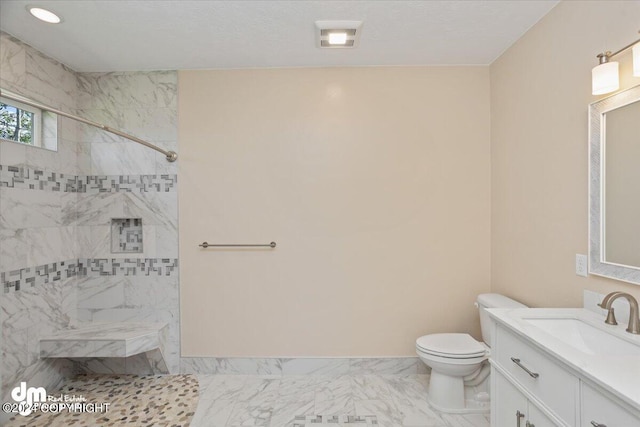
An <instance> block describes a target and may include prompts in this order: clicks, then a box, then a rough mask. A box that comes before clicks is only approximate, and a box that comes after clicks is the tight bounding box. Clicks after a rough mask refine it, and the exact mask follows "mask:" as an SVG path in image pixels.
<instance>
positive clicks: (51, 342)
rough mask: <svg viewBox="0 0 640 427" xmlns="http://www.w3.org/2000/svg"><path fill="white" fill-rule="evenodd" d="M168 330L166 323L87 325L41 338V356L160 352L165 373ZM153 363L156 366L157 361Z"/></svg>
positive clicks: (126, 355) (97, 355)
mask: <svg viewBox="0 0 640 427" xmlns="http://www.w3.org/2000/svg"><path fill="white" fill-rule="evenodd" d="M168 331H169V325H168V324H167V323H149V322H115V323H114V322H109V323H88V324H84V325H80V326H79V327H78V328H75V329H67V330H64V331H59V332H56V333H55V334H53V335H49V336H45V337H42V338H40V357H41V358H68V359H74V358H94V357H100V358H104V357H130V356H135V355H137V354H141V353H147V354H149V352H153V351H154V350H159V351H160V355H161V358H162V359H163V360H162V361H161V362H162V363H161V366H163V367H164V369H162V368H161V369H160V370H166V363H165V361H164V354H165V348H164V347H165V342H166V341H167V335H168ZM150 362H151V360H150ZM153 362H154V363H155V364H156V365H157V364H158V362H159V361H158V360H157V359H156V360H154V361H153Z"/></svg>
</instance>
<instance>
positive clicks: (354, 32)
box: [316, 21, 362, 48]
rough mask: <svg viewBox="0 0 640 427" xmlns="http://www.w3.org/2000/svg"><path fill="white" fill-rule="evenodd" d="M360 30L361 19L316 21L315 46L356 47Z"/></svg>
mask: <svg viewBox="0 0 640 427" xmlns="http://www.w3.org/2000/svg"><path fill="white" fill-rule="evenodd" d="M361 32H362V21H316V46H317V47H328V48H345V47H356V46H358V42H359V41H360V33H361Z"/></svg>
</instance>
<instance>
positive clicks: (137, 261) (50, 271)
mask: <svg viewBox="0 0 640 427" xmlns="http://www.w3.org/2000/svg"><path fill="white" fill-rule="evenodd" d="M177 273H178V259H177V258H125V259H91V258H84V259H83V258H78V259H71V260H66V261H58V262H52V263H49V264H43V265H38V266H35V267H26V268H21V269H18V270H10V271H6V272H2V273H0V283H1V284H2V288H3V291H4V293H9V292H11V291H20V290H24V289H25V288H27V287H28V288H33V287H35V286H41V285H44V284H47V283H52V282H56V281H60V280H64V279H68V278H70V277H75V276H89V277H92V276H93V277H95V276H136V275H138V276H173V275H176V274H177Z"/></svg>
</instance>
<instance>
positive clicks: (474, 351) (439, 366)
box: [416, 294, 526, 414]
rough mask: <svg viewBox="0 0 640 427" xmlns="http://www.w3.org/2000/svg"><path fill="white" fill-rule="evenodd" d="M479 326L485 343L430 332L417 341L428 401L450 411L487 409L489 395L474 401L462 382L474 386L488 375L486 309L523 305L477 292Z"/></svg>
mask: <svg viewBox="0 0 640 427" xmlns="http://www.w3.org/2000/svg"><path fill="white" fill-rule="evenodd" d="M476 306H477V307H478V308H479V311H480V327H481V329H482V339H483V340H484V343H482V342H478V341H476V340H475V339H473V337H472V336H471V335H469V334H458V333H449V334H430V335H425V336H422V337H420V338H418V339H417V340H416V352H417V353H418V356H419V357H420V359H421V360H422V361H423V362H424V363H425V364H426V365H427V366H429V367H430V368H431V378H430V380H429V396H428V399H429V403H430V404H431V406H433V407H434V408H435V409H437V410H439V411H442V412H450V413H458V414H460V413H473V412H488V410H489V402H488V400H489V396H488V394H487V393H486V392H485V393H479V395H478V396H477V399H476V400H470V399H465V385H468V386H471V385H473V386H477V385H478V384H480V383H483V382H486V380H487V377H488V376H489V365H488V363H487V362H486V360H487V359H488V358H489V354H490V353H489V343H490V342H491V333H492V321H491V318H490V317H489V314H488V313H487V312H486V311H485V309H487V308H523V307H526V306H525V305H523V304H520V303H519V302H517V301H514V300H512V299H511V298H507V297H505V296H504V295H500V294H480V295H478V299H477V303H476Z"/></svg>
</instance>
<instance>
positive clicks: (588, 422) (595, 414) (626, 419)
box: [580, 383, 640, 427]
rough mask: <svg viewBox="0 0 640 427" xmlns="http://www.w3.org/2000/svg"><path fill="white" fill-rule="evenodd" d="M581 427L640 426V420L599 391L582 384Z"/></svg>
mask: <svg viewBox="0 0 640 427" xmlns="http://www.w3.org/2000/svg"><path fill="white" fill-rule="evenodd" d="M581 406H582V409H581V417H580V426H581V427H593V426H594V424H593V423H595V424H599V425H601V426H603V427H627V426H637V425H640V418H639V417H637V416H634V415H633V414H631V413H630V412H628V411H627V410H626V409H624V408H622V407H621V406H620V405H618V404H617V403H615V402H613V401H612V400H611V399H609V398H608V397H605V396H604V395H603V394H601V393H600V392H599V391H597V390H595V389H594V388H592V387H590V386H588V385H587V384H585V383H582V405H581Z"/></svg>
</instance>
